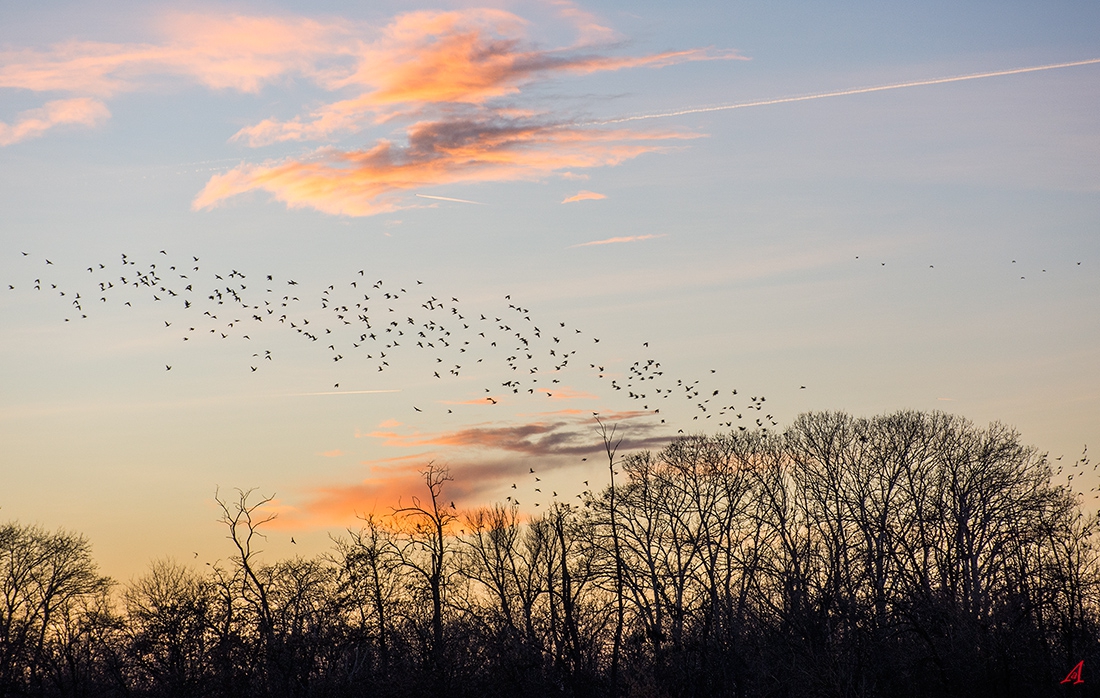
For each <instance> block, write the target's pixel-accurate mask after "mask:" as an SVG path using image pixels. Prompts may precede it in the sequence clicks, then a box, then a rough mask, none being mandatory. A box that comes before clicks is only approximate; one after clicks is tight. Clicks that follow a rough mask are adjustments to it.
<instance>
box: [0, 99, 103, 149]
mask: <svg viewBox="0 0 1100 698" xmlns="http://www.w3.org/2000/svg"><path fill="white" fill-rule="evenodd" d="M110 116H111V113H110V112H109V111H107V106H106V105H104V104H103V103H102V102H100V101H99V100H96V99H92V98H90V97H77V98H74V99H58V100H54V101H52V102H46V104H44V105H43V106H41V107H39V108H38V109H30V110H27V111H24V112H20V113H19V114H18V115H16V117H15V122H14V123H12V124H10V125H9V124H5V123H3V122H0V146H5V145H12V144H13V143H18V142H20V141H25V140H27V139H30V138H37V137H39V136H41V135H42V134H44V133H46V131H49V130H50V129H52V128H54V127H56V126H62V125H75V126H87V127H95V126H99V125H101V124H102V123H104V122H105V121H107V119H108V118H110Z"/></svg>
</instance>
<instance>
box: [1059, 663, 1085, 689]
mask: <svg viewBox="0 0 1100 698" xmlns="http://www.w3.org/2000/svg"><path fill="white" fill-rule="evenodd" d="M1084 666H1085V660H1084V659H1082V660H1081V661H1079V662H1077V666H1075V667H1073V671H1071V672H1069V674H1068V675H1067V676H1066V678H1064V679H1062V683H1069V682H1070V681H1072V682H1073V685H1074V686H1076V685H1077V684H1079V683H1084V680H1083V679H1082V678H1081V669H1083V668H1084Z"/></svg>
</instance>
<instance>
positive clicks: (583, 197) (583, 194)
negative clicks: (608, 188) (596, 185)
mask: <svg viewBox="0 0 1100 698" xmlns="http://www.w3.org/2000/svg"><path fill="white" fill-rule="evenodd" d="M606 198H607V195H606V194H597V193H596V192H594V191H588V190H587V189H582V190H580V191H579V192H577V193H576V194H574V195H573V196H567V197H566V198H564V199H562V203H563V204H571V203H573V202H574V201H587V200H589V199H606Z"/></svg>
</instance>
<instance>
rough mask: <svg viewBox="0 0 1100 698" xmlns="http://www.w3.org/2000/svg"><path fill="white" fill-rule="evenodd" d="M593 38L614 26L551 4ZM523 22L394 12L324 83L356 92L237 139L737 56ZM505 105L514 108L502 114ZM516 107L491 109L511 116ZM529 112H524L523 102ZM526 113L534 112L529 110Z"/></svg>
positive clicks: (263, 140)
mask: <svg viewBox="0 0 1100 698" xmlns="http://www.w3.org/2000/svg"><path fill="white" fill-rule="evenodd" d="M555 4H557V5H559V6H560V8H561V12H560V14H562V16H564V17H566V18H567V19H569V20H570V21H571V22H573V23H574V25H575V26H576V28H577V30H578V31H579V32H580V33H581V35H582V37H587V39H588V40H589V41H592V40H595V39H596V38H598V37H602V38H603V40H604V41H605V42H608V41H609V40H610V39H611V38H613V32H610V30H608V29H606V28H605V27H602V26H601V25H599V24H597V23H596V22H595V21H594V20H593V19H592V17H591V15H589V14H587V13H585V12H583V11H581V10H579V9H577V8H576V7H575V6H573V5H572V3H568V2H561V3H555ZM526 26H527V22H526V21H525V20H523V19H522V18H520V17H518V16H516V15H514V14H512V13H510V12H505V11H503V10H494V9H484V8H483V9H467V10H455V11H450V12H431V11H420V12H410V13H406V14H403V15H399V16H398V17H396V18H394V20H393V21H392V22H391V23H390V24H389V25H388V26H387V27H386V28H385V29H384V30H383V32H382V35H381V37H380V38H378V39H377V40H375V41H372V42H364V43H363V44H362V46H361V48H360V49H359V50H358V52H357V55H356V62H357V66H356V68H355V70H354V71H352V72H351V73H350V74H348V75H347V76H344V77H341V78H338V79H332V80H330V81H328V82H327V83H326V85H325V86H326V87H328V88H329V89H350V88H359V89H364V90H365V91H364V92H362V93H361V94H359V95H358V96H356V97H353V98H350V99H342V100H338V101H335V102H333V103H330V104H326V105H323V106H321V107H319V108H317V109H315V110H313V111H311V112H310V113H309V114H308V115H306V116H299V117H295V118H293V119H289V120H286V121H280V120H278V119H265V120H263V121H261V122H260V123H258V124H255V125H252V126H247V127H245V128H242V129H241V130H240V131H238V132H237V133H236V134H234V136H233V140H237V141H243V142H246V143H248V144H249V145H251V146H253V147H257V146H262V145H268V144H271V143H277V142H281V141H301V140H320V139H325V138H328V137H330V136H331V135H333V134H336V133H339V132H344V131H354V130H358V129H359V128H361V127H362V126H363V125H364V124H367V123H371V122H372V121H373V122H379V121H384V120H386V119H389V118H392V117H393V116H395V115H399V114H403V113H404V114H416V113H419V112H420V111H421V110H422V109H424V108H425V107H428V106H433V105H434V106H445V107H448V108H453V107H455V106H458V105H465V106H483V105H485V104H486V103H488V102H489V101H490V100H494V99H497V98H500V97H506V96H511V95H516V94H518V93H519V92H520V91H521V88H522V86H523V85H525V84H528V83H531V82H533V81H535V80H537V79H540V78H547V77H551V76H553V75H555V74H561V73H574V74H587V73H594V72H599V71H608V70H622V69H625V68H637V67H662V66H667V65H672V64H675V63H681V62H685V61H700V60H725V59H732V58H742V57H741V56H739V55H737V54H736V53H735V52H731V51H709V50H702V49H690V50H685V51H668V52H664V53H658V54H653V55H648V56H607V55H601V54H599V53H593V52H589V53H577V52H575V51H572V50H570V49H554V50H540V49H534V48H531V47H528V46H526V45H525V41H524V30H525V28H526ZM503 109H507V110H509V112H511V113H507V114H506V113H504V112H503V111H502V110H503ZM516 111H519V112H521V113H522V112H524V111H525V110H516V108H515V107H514V106H510V107H501V108H498V110H497V112H496V113H497V115H498V116H499V115H503V116H516V115H517V114H515V112H516ZM526 111H529V110H526ZM528 115H530V114H528Z"/></svg>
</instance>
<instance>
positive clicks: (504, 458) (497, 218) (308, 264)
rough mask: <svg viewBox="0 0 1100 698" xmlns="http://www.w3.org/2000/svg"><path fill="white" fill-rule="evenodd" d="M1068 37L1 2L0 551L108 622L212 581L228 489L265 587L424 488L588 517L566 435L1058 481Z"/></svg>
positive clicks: (1095, 413) (1095, 233)
mask: <svg viewBox="0 0 1100 698" xmlns="http://www.w3.org/2000/svg"><path fill="white" fill-rule="evenodd" d="M960 5H962V6H960ZM1098 28H1100V6H1097V5H1095V4H1093V3H1081V2H1032V3H1023V2H1008V3H1005V2H999V3H986V2H974V3H946V2H943V3H935V2H928V3H893V4H887V5H884V4H882V3H870V2H867V3H845V4H837V3H824V2H821V3H764V2H713V3H710V2H703V3H691V4H690V6H688V7H684V6H683V5H682V4H678V3H670V2H661V3H656V2H630V3H626V2H591V3H583V4H582V3H574V2H571V1H569V0H544V1H542V2H535V1H531V2H519V1H517V2H498V3H484V4H477V5H474V4H465V3H456V2H450V3H447V2H442V3H436V4H423V3H418V2H416V3H414V2H372V3H346V2H338V1H336V0H333V1H330V2H320V3H318V2H313V3H290V2H284V3H265V4H259V3H243V2H241V3H216V4H214V3H210V4H200V3H157V2H141V3H138V2H111V3H64V2H61V3H50V4H48V5H47V6H41V5H32V4H27V3H5V4H3V5H2V6H0V212H2V213H0V241H2V245H0V328H2V332H0V385H2V386H3V387H2V390H0V516H2V517H3V518H4V519H17V520H20V521H23V522H28V523H29V522H37V523H41V524H42V525H43V526H45V527H47V528H51V529H53V528H57V527H65V528H67V529H71V530H76V531H80V532H82V533H84V534H85V535H87V536H88V537H89V538H90V540H91V541H92V543H93V546H94V550H95V553H96V556H97V558H98V559H99V560H100V561H101V564H102V565H103V567H104V570H105V571H106V572H107V573H109V574H112V575H114V576H116V577H118V578H121V579H126V578H128V577H129V576H131V575H134V574H137V573H138V572H140V571H141V570H143V569H144V568H145V567H146V565H147V564H148V563H149V561H150V560H152V559H154V558H157V557H163V556H172V557H174V558H176V559H179V560H185V561H189V562H194V563H195V564H200V563H202V562H204V561H212V560H214V559H217V558H220V557H224V556H227V555H228V553H229V550H228V548H227V545H228V544H227V542H226V541H225V540H224V533H223V531H222V530H221V529H220V528H219V525H218V524H217V511H216V506H215V503H214V493H215V490H216V488H221V491H222V492H223V493H226V492H229V493H230V494H231V493H232V490H233V489H234V488H245V489H247V488H257V493H258V494H261V493H262V494H264V495H271V494H274V495H275V500H274V510H275V511H277V512H278V514H279V517H278V518H277V519H276V520H275V521H274V522H273V524H272V525H271V527H270V530H269V540H268V542H267V544H266V545H265V546H264V548H265V551H266V553H265V554H266V555H268V556H269V557H271V558H274V557H276V556H282V555H291V554H310V553H315V552H318V551H320V550H322V549H324V548H326V547H327V546H328V544H329V541H328V535H329V534H330V533H339V532H340V531H342V530H344V529H345V528H347V527H355V526H356V515H357V514H365V513H369V512H372V511H374V512H377V513H386V512H388V511H390V507H391V506H393V505H395V504H397V503H398V500H399V498H400V499H401V501H402V502H407V501H409V500H410V498H411V497H412V496H413V495H418V494H420V489H421V486H420V485H418V481H417V472H418V470H419V469H420V468H422V467H423V466H424V464H425V463H427V462H428V461H430V460H433V459H434V460H435V461H436V462H437V463H446V464H448V465H449V466H450V468H451V470H452V474H453V476H454V478H455V479H454V482H452V483H451V484H450V487H449V489H448V494H447V497H448V499H453V500H454V501H455V503H456V505H457V506H458V507H459V508H468V507H474V506H478V505H481V504H486V503H489V502H493V501H503V500H504V498H505V497H514V498H516V499H518V500H520V502H521V505H520V506H521V509H523V510H524V511H525V512H528V513H531V514H537V513H538V511H539V509H538V508H536V507H535V506H534V505H535V504H536V503H538V504H539V505H540V506H541V507H545V506H547V505H548V504H549V503H550V502H551V501H553V496H552V494H551V493H552V492H556V493H557V496H558V497H559V498H560V499H563V500H568V501H573V502H576V501H578V500H576V495H577V494H579V493H581V492H583V491H584V490H585V489H588V487H586V486H585V485H584V481H585V480H589V481H590V482H591V485H589V487H591V488H597V487H599V486H602V485H603V484H604V483H605V482H606V474H607V471H606V456H601V449H602V443H601V441H600V436H599V435H598V433H597V432H596V423H595V421H594V418H593V413H594V412H595V413H599V415H600V417H601V419H602V420H604V421H605V423H607V424H614V425H616V429H617V432H616V435H617V436H618V435H621V436H623V437H624V442H623V449H624V450H630V449H633V448H643V447H648V448H659V447H660V446H661V444H663V443H666V442H667V440H668V439H669V438H671V437H674V436H676V434H677V433H678V432H679V430H683V431H684V432H685V433H700V432H705V433H715V432H718V431H720V430H725V429H729V428H734V429H736V428H738V427H739V426H746V427H748V428H755V427H756V421H757V420H758V419H759V420H761V423H762V424H763V426H766V427H769V428H772V429H777V430H778V429H782V428H783V426H784V425H785V424H787V423H788V422H789V421H790V420H791V419H792V418H793V417H795V416H796V415H797V414H799V413H800V412H804V411H807V410H844V411H848V412H850V413H853V414H856V415H874V414H881V413H884V412H891V411H896V410H901V409H916V410H944V411H948V412H953V413H957V414H961V415H964V416H966V417H968V418H970V419H972V420H974V421H975V422H977V423H979V424H986V423H988V422H990V421H993V420H997V421H1001V422H1004V423H1007V424H1010V425H1013V426H1015V427H1016V428H1017V429H1018V430H1019V431H1020V432H1021V434H1022V440H1023V441H1024V442H1026V443H1030V444H1033V445H1035V446H1036V447H1038V448H1039V449H1040V450H1043V451H1048V452H1049V453H1050V455H1051V457H1052V458H1056V457H1063V458H1064V459H1065V460H1066V461H1067V462H1068V461H1073V460H1076V459H1077V458H1078V457H1080V455H1081V452H1082V450H1083V449H1084V447H1085V446H1086V445H1090V446H1094V445H1096V444H1098V443H1100V320H1098V318H1100V166H1098V164H1100V40H1098V39H1097V36H1098V34H1097V29H1098ZM943 78H960V79H952V80H941V79H943ZM863 88H889V89H863ZM47 260H48V261H47ZM100 265H103V266H102V267H101V266H100ZM150 272H153V273H154V276H150ZM269 276H270V279H269V278H268V277H269ZM182 277H186V278H182ZM123 278H126V279H127V281H125V282H123V281H122V279H123ZM141 279H145V280H147V281H149V284H148V285H147V284H145V283H141V282H140V280H141ZM108 281H110V282H112V284H117V287H115V286H113V285H112V286H111V287H107V286H106V283H107V282H108ZM379 282H381V283H379ZM101 283H103V284H104V285H103V286H101V285H100V284H101ZM134 283H138V284H139V285H138V286H136V287H135V286H134V285H133V284H134ZM188 285H190V286H192V287H193V288H192V289H191V290H189V291H188V290H185V286H188ZM330 286H331V288H330ZM162 289H163V290H162ZM169 290H170V291H171V292H172V294H169V293H168V291H169ZM215 291H216V292H217V293H216V294H215V293H214V292H215ZM63 294H64V295H63ZM77 294H80V297H79V298H78V297H77ZM187 294H191V295H187ZM212 295H213V296H214V297H211V296H212ZM387 295H388V296H389V297H387ZM192 296H193V298H192ZM366 296H370V298H369V299H368V298H366ZM284 297H285V298H284ZM101 298H102V299H103V300H100V299H101ZM185 299H191V300H187V303H186V304H185V303H184V300H185ZM219 301H221V305H218V304H219ZM357 302H358V303H361V304H362V305H363V306H364V307H362V308H357V307H356V306H355V303H357ZM283 303H286V304H287V305H285V306H284V305H283ZM368 304H369V305H370V310H369V311H368V310H367V309H366V305H368ZM343 309H346V310H343ZM269 310H270V311H271V312H270V313H269V312H267V311H269ZM246 311H248V312H246ZM253 311H254V312H253ZM208 312H209V313H210V314H209V315H207V314H205V313H208ZM219 314H220V317H214V316H217V315H219ZM282 315H286V316H287V317H286V318H285V319H283V321H282V322H280V321H279V318H280V316H282ZM82 316H86V317H82ZM363 316H368V317H369V319H368V320H367V321H364V320H363V319H362V317H363ZM482 316H484V318H485V319H482ZM261 318H262V319H261ZM498 318H499V320H498ZM303 321H308V322H306V323H305V324H303ZM292 323H293V326H292ZM391 323H393V324H391ZM307 325H308V328H309V329H307ZM192 328H193V329H192ZM441 328H445V329H441ZM535 328H539V329H538V330H537V331H536V329H535ZM387 329H388V330H390V332H389V333H388V334H387V333H386V330H387ZM326 330H327V331H326ZM372 330H373V331H374V333H376V334H378V335H380V336H378V337H376V338H374V339H370V338H369V337H367V336H366V335H367V334H368V333H371V331H372ZM398 332H401V333H402V334H400V335H398ZM448 332H449V333H450V334H447V333H448ZM311 333H312V334H313V335H314V336H316V337H318V339H317V340H316V341H314V340H313V339H312V338H311V337H310V336H309V335H310V334H311ZM420 333H423V334H420ZM433 333H434V334H433ZM222 335H225V336H224V337H223V336H222ZM399 336H400V338H399V339H398V337H399ZM185 337H186V339H185ZM433 338H434V339H433ZM395 340H396V341H397V342H398V344H397V345H396V346H393V345H392V344H388V343H392V342H393V341H395ZM597 340H598V341H597ZM418 341H419V342H421V343H422V344H423V343H426V342H432V345H431V346H430V347H428V346H417V344H416V343H417V342H418ZM462 342H469V344H462ZM493 342H496V343H497V344H496V345H495V346H494V345H493ZM330 346H331V347H333V348H332V349H330ZM551 351H553V352H554V353H553V354H551V353H550V352H551ZM573 352H576V353H575V354H574V353H573ZM382 353H385V354H386V356H385V357H384V358H383V357H382V356H381V354H382ZM528 353H529V354H530V355H531V356H530V357H529V358H528V357H527V354H528ZM269 356H270V358H268V357H269ZM563 357H567V358H568V361H569V363H568V365H563V364H561V363H559V362H560V361H561V360H562V359H563ZM477 359H482V361H480V362H478V361H477ZM383 361H385V364H384V365H383V363H382V362H383ZM635 362H638V363H635ZM536 363H537V364H538V365H536ZM657 364H659V365H660V366H659V368H657ZM169 367H171V368H169ZM379 369H382V370H379ZM532 369H534V370H532ZM632 369H633V370H632ZM643 373H644V374H645V375H644V376H643V375H642V374H643ZM437 374H438V377H437ZM632 380H633V381H634V382H633V383H631V386H630V387H626V386H627V384H628V383H630V382H631V381H632ZM678 381H679V382H678ZM695 381H699V383H697V384H696V383H694V382H695ZM513 382H515V384H513ZM613 382H614V384H613ZM520 383H522V385H520ZM685 386H688V387H687V388H685ZM692 386H694V387H692ZM658 387H661V392H657V388H658ZM618 388H622V389H618ZM733 390H737V394H736V395H734V394H733ZM715 392H717V394H715ZM642 394H644V395H645V397H637V396H638V395H642ZM669 395H671V397H668V396H669ZM760 398H766V402H764V401H761V400H760ZM704 400H711V402H705V403H704V402H703V401H704ZM761 405H763V408H762V409H755V407H757V406H761ZM723 408H728V409H723ZM658 409H659V412H657V411H656V410H658ZM737 414H740V415H741V418H740V419H738V418H737V416H736V415H737ZM766 415H770V418H767V419H765V416H766ZM727 422H729V425H728V426H727ZM601 458H602V459H603V460H601ZM532 469H533V470H535V471H536V473H534V474H532V473H531V472H530V471H531V470H532ZM535 477H539V481H537V482H536V481H535V480H534V478H535ZM513 483H514V484H516V488H515V489H513V488H512V484H513ZM1095 484H1096V483H1095V482H1092V481H1091V480H1090V481H1089V483H1088V485H1089V487H1091V486H1093V485H1095ZM536 487H537V488H538V489H539V490H542V491H541V492H536V491H535V488H536ZM1091 497H1092V495H1091V494H1088V495H1087V498H1088V499H1087V500H1086V501H1087V502H1089V503H1090V505H1091V504H1092V503H1094V500H1093V499H1092V498H1091ZM291 536H293V537H294V538H295V540H296V541H297V542H296V543H295V544H291V543H290V537H291Z"/></svg>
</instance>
